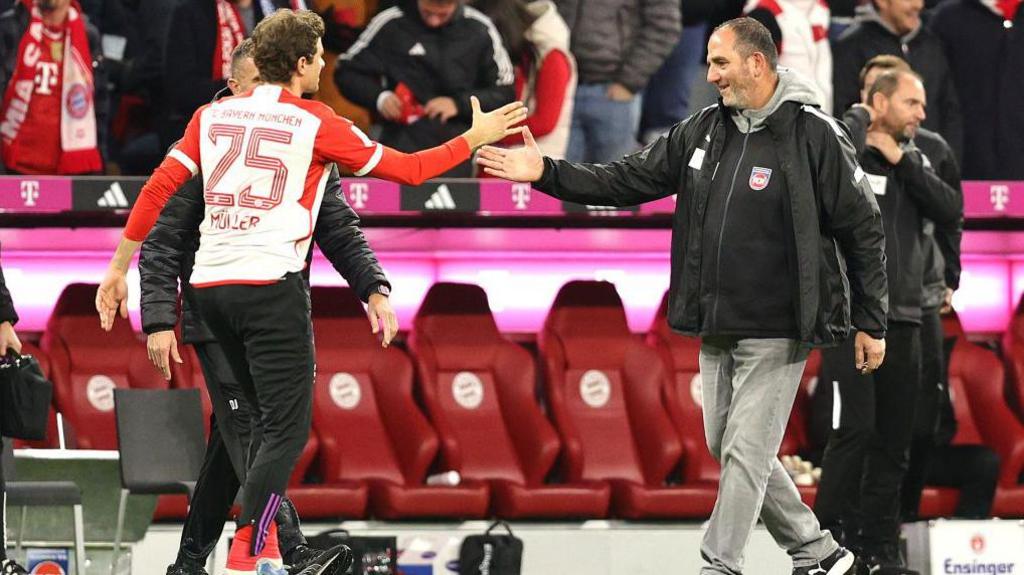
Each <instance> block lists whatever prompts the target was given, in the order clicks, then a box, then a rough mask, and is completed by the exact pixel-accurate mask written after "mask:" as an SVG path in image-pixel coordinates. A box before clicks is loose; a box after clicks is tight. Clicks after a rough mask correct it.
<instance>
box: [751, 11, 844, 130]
mask: <svg viewBox="0 0 1024 575" xmlns="http://www.w3.org/2000/svg"><path fill="white" fill-rule="evenodd" d="M744 12H745V13H746V15H747V16H750V17H751V18H753V19H755V20H757V21H758V22H760V23H762V24H764V25H765V27H766V28H768V31H769V32H771V33H772V40H774V41H775V47H776V48H778V50H779V65H780V66H785V67H787V68H790V69H791V70H796V71H797V72H799V73H801V74H803V75H804V76H806V77H807V78H808V79H809V80H811V81H812V82H813V83H814V85H815V86H817V87H818V95H819V96H820V97H821V102H822V109H823V110H824V111H826V112H828V113H832V48H831V47H830V46H829V42H828V28H829V23H830V15H829V11H828V6H827V5H826V4H824V3H823V2H820V1H819V0H750V1H749V2H747V5H746V7H745V8H744Z"/></svg>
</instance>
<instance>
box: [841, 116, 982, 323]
mask: <svg viewBox="0 0 1024 575" xmlns="http://www.w3.org/2000/svg"><path fill="white" fill-rule="evenodd" d="M843 121H844V122H846V124H847V125H848V126H850V129H851V132H852V133H853V134H855V137H857V135H863V134H866V133H867V125H868V123H869V122H870V118H869V117H868V113H867V111H866V110H864V109H863V108H854V109H851V110H850V111H849V112H847V113H846V114H845V115H844V116H843ZM929 137H933V136H931V135H926V136H924V138H929ZM854 146H855V147H856V148H857V150H858V152H859V154H860V162H861V166H862V167H863V168H864V171H865V172H867V174H868V180H869V181H872V182H874V183H872V188H873V190H874V192H875V194H876V200H877V201H878V206H879V208H880V209H881V211H882V220H883V224H884V226H885V239H886V241H885V253H886V259H887V262H888V267H887V276H888V278H889V319H890V320H892V321H901V322H906V323H914V324H920V323H921V308H922V307H923V298H922V295H923V289H922V286H923V284H924V275H925V271H926V267H925V264H926V257H925V256H926V252H927V250H928V249H930V248H931V246H929V245H928V244H930V243H932V242H933V241H934V240H932V238H931V237H928V236H925V235H924V233H923V231H924V228H925V218H927V219H929V220H931V221H932V222H934V224H935V225H936V226H938V227H939V228H941V229H943V230H949V229H956V227H957V226H958V225H960V224H961V222H962V221H963V213H964V197H963V194H962V193H961V192H960V188H959V186H953V185H950V184H949V183H947V182H946V181H945V180H944V179H943V177H941V176H940V174H938V173H937V172H936V170H935V168H934V167H933V164H932V160H931V158H930V157H929V156H926V155H924V154H922V153H921V150H920V149H919V148H918V147H917V145H916V143H915V141H913V140H911V141H909V142H905V143H903V144H901V146H900V147H901V148H902V149H903V158H902V159H901V160H900V161H899V163H897V164H895V165H893V164H890V163H889V161H888V160H887V159H886V158H885V156H883V155H882V153H881V152H879V151H878V150H876V149H875V148H871V147H867V146H866V145H865V142H864V140H863V139H861V140H859V141H858V140H854ZM946 150H947V151H948V150H949V146H946ZM933 153H934V150H933ZM947 153H951V152H947ZM939 159H940V158H939V157H936V160H939ZM954 165H955V164H954ZM943 168H944V170H946V171H948V169H949V167H948V165H945V166H944V167H943ZM947 177H948V174H947ZM876 186H877V187H876ZM958 247H959V246H958Z"/></svg>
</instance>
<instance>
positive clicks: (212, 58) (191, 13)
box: [160, 0, 306, 149]
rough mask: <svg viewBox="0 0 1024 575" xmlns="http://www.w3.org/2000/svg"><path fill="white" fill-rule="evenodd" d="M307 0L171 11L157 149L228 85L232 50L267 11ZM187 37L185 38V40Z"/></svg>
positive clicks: (219, 2) (203, 4)
mask: <svg viewBox="0 0 1024 575" xmlns="http://www.w3.org/2000/svg"><path fill="white" fill-rule="evenodd" d="M305 7H306V0H182V1H181V2H179V3H178V5H177V6H176V7H175V8H174V12H173V13H172V14H171V22H170V28H169V33H168V41H167V49H166V56H165V59H164V63H163V86H164V93H163V95H164V97H165V98H166V102H165V105H166V108H167V113H166V114H165V115H164V123H163V125H162V126H161V128H160V132H161V133H160V141H161V149H166V148H168V147H169V146H170V145H171V144H173V143H174V142H176V141H177V140H178V139H179V138H181V135H182V134H184V133H185V125H186V124H187V123H188V121H189V119H190V118H191V117H192V113H193V112H195V111H196V110H198V109H199V108H200V107H201V106H203V105H205V104H206V103H208V102H209V101H210V100H211V99H213V97H214V95H216V94H217V92H219V91H221V90H223V89H224V88H225V87H227V78H228V76H230V65H231V53H232V52H233V51H234V49H235V48H236V47H238V45H239V44H241V43H242V40H244V39H245V38H246V37H248V36H249V35H250V34H251V33H252V30H253V28H255V27H256V24H259V22H260V21H261V20H263V18H264V17H265V16H267V15H268V13H270V12H273V11H275V10H278V9H280V8H291V9H296V10H300V9H305ZM185 39H187V40H185Z"/></svg>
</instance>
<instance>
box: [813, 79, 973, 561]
mask: <svg viewBox="0 0 1024 575" xmlns="http://www.w3.org/2000/svg"><path fill="white" fill-rule="evenodd" d="M866 101H867V102H869V103H870V108H868V107H858V109H857V110H856V111H855V112H854V113H850V114H847V115H846V116H845V119H846V121H847V122H848V123H849V124H851V131H852V132H853V133H856V134H864V140H863V141H862V142H858V147H859V148H861V150H862V151H861V153H860V160H861V165H862V166H863V168H864V170H865V172H866V173H867V178H868V181H869V182H870V184H871V188H872V190H873V191H874V193H875V195H876V197H877V200H878V204H879V208H880V209H881V211H882V219H883V223H884V227H885V236H886V242H885V247H886V256H887V257H886V260H887V262H888V270H887V271H888V278H889V317H888V319H889V321H888V325H889V330H888V336H887V343H888V351H889V352H890V359H889V360H888V361H887V362H886V363H885V365H884V366H883V367H882V368H881V369H879V370H878V372H876V373H875V374H873V375H871V376H867V375H864V374H860V373H857V372H856V370H853V369H851V368H850V366H849V363H850V359H851V357H852V354H853V344H852V342H847V343H845V344H843V345H842V346H840V347H838V348H836V349H832V350H827V351H826V352H824V353H823V354H822V371H821V379H822V381H826V382H836V383H835V384H834V385H835V386H836V387H837V390H835V393H838V399H837V400H835V404H836V405H837V406H840V408H839V409H838V410H837V411H838V416H839V417H838V422H837V421H835V420H834V421H833V427H834V428H835V429H834V431H833V433H832V434H831V436H830V437H829V442H828V447H827V448H826V450H825V455H824V458H823V461H822V477H821V483H820V485H819V487H818V497H817V500H816V501H815V512H816V513H817V514H818V518H819V519H820V520H821V522H822V525H823V526H825V527H826V528H827V529H829V530H831V531H832V533H833V536H836V537H837V538H839V539H841V540H843V541H845V543H846V544H847V545H850V546H851V547H854V548H856V549H860V550H861V552H862V557H863V558H864V560H865V563H867V565H868V566H869V568H871V569H877V570H879V571H878V572H880V573H883V574H897V573H907V572H908V571H907V570H905V569H903V565H902V559H901V558H900V556H899V552H898V541H899V527H900V495H899V493H900V485H901V484H902V482H903V478H904V474H905V473H906V470H907V462H908V450H909V447H910V443H911V439H912V436H913V430H914V407H915V404H916V401H917V396H918V387H919V382H920V378H921V353H922V346H921V323H922V286H923V276H924V263H925V258H924V251H925V249H926V248H925V246H924V241H923V234H922V230H923V229H924V227H925V221H924V218H928V219H929V220H931V221H932V222H934V225H936V226H941V228H942V229H949V228H954V229H955V228H956V227H957V226H958V225H960V222H961V221H962V218H963V196H962V194H961V193H960V191H959V189H958V188H956V187H954V186H953V185H950V184H949V183H948V182H946V181H944V180H943V178H941V177H940V176H939V175H938V174H936V172H935V169H934V168H933V165H935V164H933V160H931V159H929V157H928V156H926V155H924V154H922V153H921V151H920V150H919V149H918V148H917V146H916V145H915V139H914V138H915V136H918V129H919V127H920V124H921V122H922V121H923V120H924V118H925V89H924V84H923V82H922V80H921V78H920V76H918V75H917V74H916V73H914V72H913V71H911V70H910V69H908V68H902V69H899V68H897V69H893V70H890V71H886V72H882V73H881V74H879V75H878V77H877V79H876V80H875V81H874V83H873V84H872V86H871V87H870V88H869V89H868V94H867V100H866ZM869 113H870V114H872V115H873V117H871V116H869ZM867 125H870V127H866V126H867ZM925 137H926V138H929V137H931V135H928V136H925ZM945 152H946V153H945V154H943V155H942V156H940V155H936V156H934V162H939V161H942V165H943V168H944V170H947V171H948V169H949V168H950V167H953V168H954V169H955V161H954V160H953V158H952V152H951V151H949V147H948V146H945ZM833 413H834V414H835V413H836V411H833ZM872 572H873V573H874V572H875V571H874V570H873V571H872ZM911 573H912V572H911Z"/></svg>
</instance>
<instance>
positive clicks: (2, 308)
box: [0, 269, 27, 575]
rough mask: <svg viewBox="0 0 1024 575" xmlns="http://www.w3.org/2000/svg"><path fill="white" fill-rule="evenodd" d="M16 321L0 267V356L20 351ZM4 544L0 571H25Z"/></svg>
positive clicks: (1, 490) (2, 512) (2, 510)
mask: <svg viewBox="0 0 1024 575" xmlns="http://www.w3.org/2000/svg"><path fill="white" fill-rule="evenodd" d="M16 323H18V312H16V311H14V302H13V301H11V292H10V291H8V290H7V282H6V281H4V270H3V269H0V357H5V356H6V355H7V352H8V351H14V352H16V353H21V340H19V339H18V334H17V333H15V332H14V324H16ZM3 448H4V444H3V438H2V437H0V452H2V451H3ZM0 498H3V499H2V501H0V533H7V531H6V529H7V488H6V485H5V484H4V468H3V464H2V463H0ZM3 543H4V545H0V573H5V574H6V573H11V574H13V575H17V574H18V573H27V571H25V568H24V567H22V566H21V565H19V564H18V562H17V561H15V560H14V559H8V558H7V546H6V543H7V537H6V536H5V537H4V539H3Z"/></svg>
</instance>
